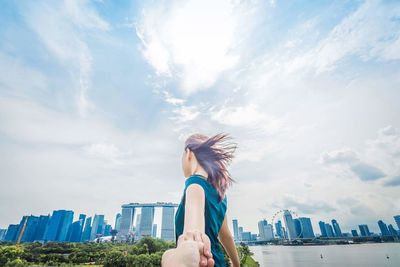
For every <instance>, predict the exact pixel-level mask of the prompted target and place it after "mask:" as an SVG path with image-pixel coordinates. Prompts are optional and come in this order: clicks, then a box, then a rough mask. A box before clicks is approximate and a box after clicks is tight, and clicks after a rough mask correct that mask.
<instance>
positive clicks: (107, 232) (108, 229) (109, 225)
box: [104, 224, 112, 236]
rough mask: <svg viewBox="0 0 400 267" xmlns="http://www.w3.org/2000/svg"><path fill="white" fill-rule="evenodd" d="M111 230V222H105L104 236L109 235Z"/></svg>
mask: <svg viewBox="0 0 400 267" xmlns="http://www.w3.org/2000/svg"><path fill="white" fill-rule="evenodd" d="M111 230H112V226H111V224H106V225H105V226H104V236H110V235H111Z"/></svg>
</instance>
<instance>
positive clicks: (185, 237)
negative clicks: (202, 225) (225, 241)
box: [178, 230, 214, 267]
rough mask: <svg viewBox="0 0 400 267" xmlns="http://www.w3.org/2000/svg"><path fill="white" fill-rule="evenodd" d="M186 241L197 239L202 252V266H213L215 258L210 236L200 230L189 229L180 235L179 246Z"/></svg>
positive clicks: (200, 252)
mask: <svg viewBox="0 0 400 267" xmlns="http://www.w3.org/2000/svg"><path fill="white" fill-rule="evenodd" d="M185 241H196V242H197V244H198V250H199V254H200V265H199V266H201V267H203V266H204V267H213V266H214V259H213V258H212V253H211V242H210V239H209V238H208V236H207V235H206V234H204V233H202V232H200V231H198V230H193V231H187V232H185V233H183V234H182V235H180V236H179V238H178V247H179V246H180V245H182V244H183V243H184V242H185Z"/></svg>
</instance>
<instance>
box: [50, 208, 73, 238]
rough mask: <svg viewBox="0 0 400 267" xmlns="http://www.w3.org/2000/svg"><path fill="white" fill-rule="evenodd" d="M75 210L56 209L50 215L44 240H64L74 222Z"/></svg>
mask: <svg viewBox="0 0 400 267" xmlns="http://www.w3.org/2000/svg"><path fill="white" fill-rule="evenodd" d="M73 217H74V212H73V211H71V210H55V211H53V214H52V216H51V217H50V220H49V223H48V225H47V227H46V231H45V233H44V240H46V241H59V242H64V241H66V239H67V234H68V229H69V226H70V225H71V223H72V220H73Z"/></svg>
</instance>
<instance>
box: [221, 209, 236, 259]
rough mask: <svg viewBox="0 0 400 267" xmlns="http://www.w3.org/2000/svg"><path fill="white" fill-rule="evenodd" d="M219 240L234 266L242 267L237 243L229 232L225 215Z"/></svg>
mask: <svg viewBox="0 0 400 267" xmlns="http://www.w3.org/2000/svg"><path fill="white" fill-rule="evenodd" d="M218 238H219V241H220V242H221V244H222V246H224V249H225V251H226V253H227V254H228V256H229V258H230V259H231V261H232V266H233V267H240V260H239V255H238V252H237V250H236V245H235V241H234V240H233V237H232V234H231V231H230V230H229V227H228V222H227V219H226V215H225V218H224V221H223V223H222V226H221V229H220V230H219V234H218Z"/></svg>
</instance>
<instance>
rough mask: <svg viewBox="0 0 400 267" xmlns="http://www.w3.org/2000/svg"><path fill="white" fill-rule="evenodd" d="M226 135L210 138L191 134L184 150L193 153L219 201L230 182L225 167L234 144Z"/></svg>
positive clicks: (230, 159) (232, 155)
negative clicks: (215, 191)
mask: <svg viewBox="0 0 400 267" xmlns="http://www.w3.org/2000/svg"><path fill="white" fill-rule="evenodd" d="M231 139H232V138H231V137H230V136H229V135H228V134H224V133H220V134H216V135H214V136H212V137H207V136H206V135H203V134H193V135H191V136H189V137H188V139H186V141H185V150H186V148H188V149H189V150H190V151H192V152H193V153H194V155H195V156H196V159H197V161H198V162H199V164H200V165H201V166H202V167H203V168H204V170H205V171H206V172H207V174H208V181H209V182H210V183H211V184H212V185H213V186H214V188H215V189H216V190H217V192H218V194H219V197H220V199H219V200H220V201H222V200H223V199H224V197H225V192H226V190H227V189H228V187H229V186H231V185H232V182H235V180H233V179H232V177H231V174H230V173H229V171H228V169H227V166H228V165H229V164H230V163H231V161H232V159H233V157H234V152H235V150H236V148H237V145H236V143H233V142H231V141H230V140H231Z"/></svg>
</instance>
